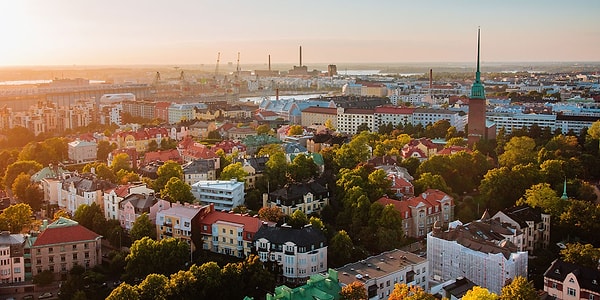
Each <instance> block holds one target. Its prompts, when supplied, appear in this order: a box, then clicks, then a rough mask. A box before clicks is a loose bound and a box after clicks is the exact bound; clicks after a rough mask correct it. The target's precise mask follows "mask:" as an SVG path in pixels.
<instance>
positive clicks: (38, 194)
mask: <svg viewBox="0 0 600 300" xmlns="http://www.w3.org/2000/svg"><path fill="white" fill-rule="evenodd" d="M24 199H25V200H24V201H23V202H24V203H26V204H29V206H30V207H31V209H32V210H34V211H38V210H40V209H41V208H42V202H43V201H44V191H42V189H41V188H40V186H39V185H37V184H35V183H31V184H29V185H28V186H27V187H26V188H25V198H24Z"/></svg>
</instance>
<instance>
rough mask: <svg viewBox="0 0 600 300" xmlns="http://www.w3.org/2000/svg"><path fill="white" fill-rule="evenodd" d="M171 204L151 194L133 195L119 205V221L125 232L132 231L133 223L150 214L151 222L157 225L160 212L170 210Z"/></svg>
mask: <svg viewBox="0 0 600 300" xmlns="http://www.w3.org/2000/svg"><path fill="white" fill-rule="evenodd" d="M170 207H171V202H169V201H167V200H164V199H160V198H158V197H156V195H155V194H154V191H152V192H151V193H148V194H145V193H131V194H129V195H127V196H126V197H125V198H123V201H121V202H120V203H119V221H120V222H121V227H123V228H125V230H128V231H129V230H131V228H132V227H133V223H134V222H135V221H136V220H137V218H139V216H141V215H142V214H144V213H146V214H148V219H150V222H152V223H155V221H156V214H157V213H158V212H159V211H162V210H165V209H169V208H170Z"/></svg>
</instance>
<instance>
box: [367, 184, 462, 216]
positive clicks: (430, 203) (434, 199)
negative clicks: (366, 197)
mask: <svg viewBox="0 0 600 300" xmlns="http://www.w3.org/2000/svg"><path fill="white" fill-rule="evenodd" d="M444 197H448V198H449V199H450V205H454V199H453V198H452V197H450V196H448V194H446V193H444V192H442V191H440V190H434V189H428V190H426V191H425V192H424V193H422V194H420V195H418V196H416V197H412V198H410V199H408V200H404V201H398V200H394V199H390V198H388V197H386V196H384V197H381V198H380V199H379V200H377V202H378V203H380V204H382V205H384V206H385V205H388V204H392V205H394V207H395V208H396V210H397V211H399V212H400V214H401V215H402V218H407V217H406V213H408V218H411V217H412V213H411V209H410V208H411V207H417V206H418V205H419V203H423V204H424V205H425V206H426V207H435V206H438V205H440V204H441V203H440V201H441V200H442V199H444Z"/></svg>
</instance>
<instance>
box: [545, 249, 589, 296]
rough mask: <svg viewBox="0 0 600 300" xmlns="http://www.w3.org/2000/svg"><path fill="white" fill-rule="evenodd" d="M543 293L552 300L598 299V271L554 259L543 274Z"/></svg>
mask: <svg viewBox="0 0 600 300" xmlns="http://www.w3.org/2000/svg"><path fill="white" fill-rule="evenodd" d="M544 292H547V293H548V295H549V296H550V297H552V299H565V300H567V299H569V300H570V299H600V271H599V270H598V269H597V268H587V267H583V266H580V265H576V264H572V263H568V262H565V261H562V260H560V259H556V260H554V261H553V262H552V265H550V267H549V268H548V269H547V270H546V272H545V273H544Z"/></svg>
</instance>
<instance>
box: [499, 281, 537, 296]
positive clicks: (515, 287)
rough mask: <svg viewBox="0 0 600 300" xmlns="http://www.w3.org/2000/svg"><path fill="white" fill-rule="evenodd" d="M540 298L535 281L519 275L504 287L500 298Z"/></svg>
mask: <svg viewBox="0 0 600 300" xmlns="http://www.w3.org/2000/svg"><path fill="white" fill-rule="evenodd" d="M529 299H539V296H538V294H537V291H536V290H535V287H533V283H532V282H530V281H527V279H526V278H525V277H522V276H517V277H515V278H514V279H513V280H512V282H511V283H510V284H508V285H506V286H504V287H503V288H502V293H501V294H500V300H529Z"/></svg>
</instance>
